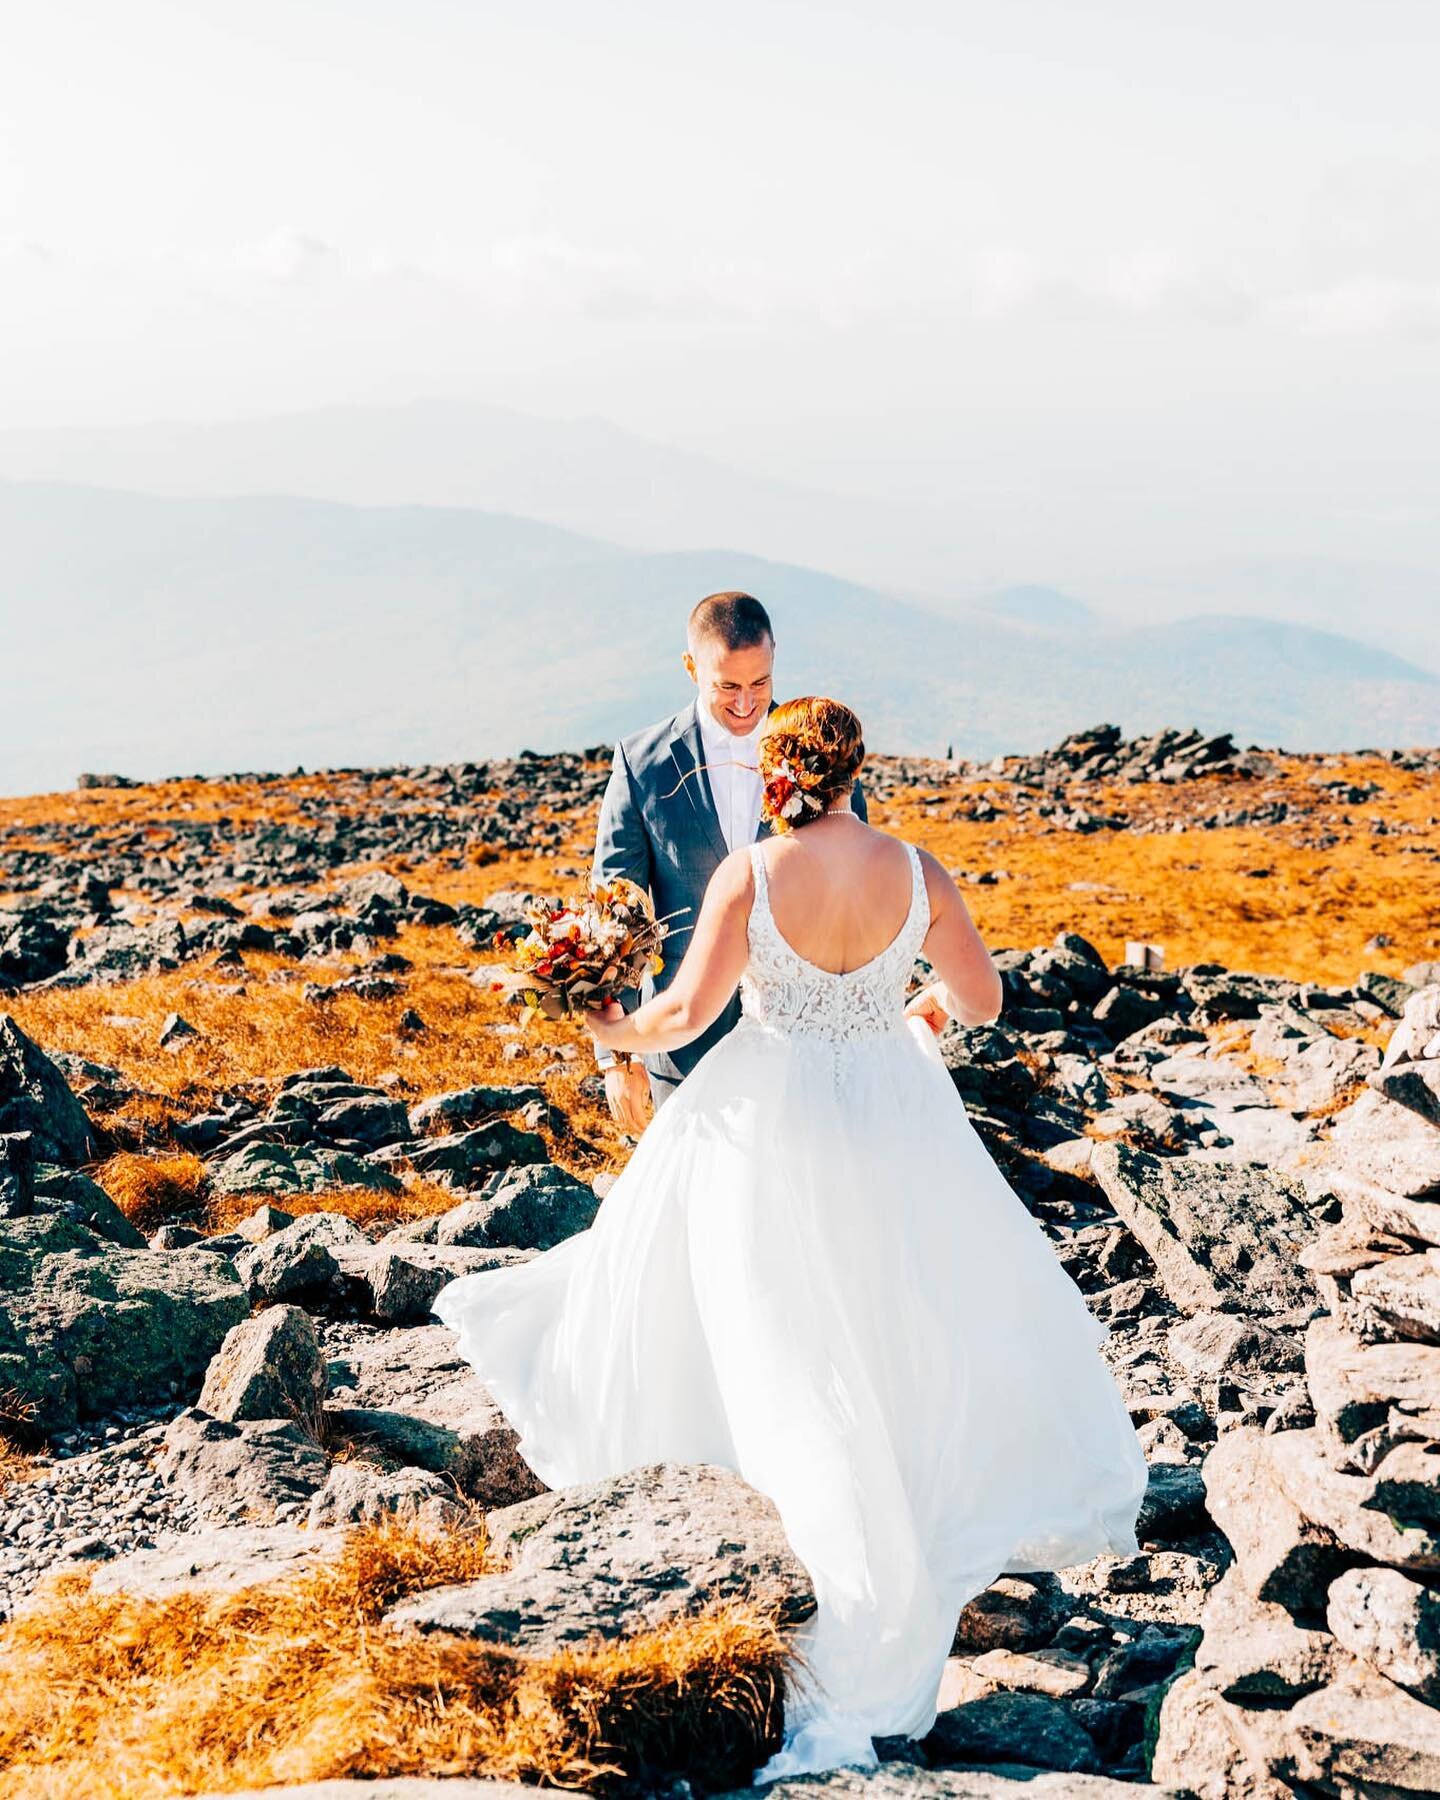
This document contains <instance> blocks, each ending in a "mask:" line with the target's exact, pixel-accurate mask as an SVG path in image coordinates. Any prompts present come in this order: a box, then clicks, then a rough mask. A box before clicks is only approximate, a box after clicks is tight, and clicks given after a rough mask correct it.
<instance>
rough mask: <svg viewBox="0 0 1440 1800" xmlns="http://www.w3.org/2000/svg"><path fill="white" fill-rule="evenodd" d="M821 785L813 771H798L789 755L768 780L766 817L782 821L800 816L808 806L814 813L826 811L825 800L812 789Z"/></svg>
mask: <svg viewBox="0 0 1440 1800" xmlns="http://www.w3.org/2000/svg"><path fill="white" fill-rule="evenodd" d="M819 785H820V778H817V776H816V774H815V773H814V772H813V771H812V770H810V769H803V770H797V769H796V768H795V766H794V764H793V763H792V762H791V761H790V759H789V757H788V756H787V757H785V758H783V759H782V761H781V762H780V765H779V767H778V768H777V769H776V770H775V772H774V774H773V775H771V777H770V779H769V780H768V781H767V782H766V783H765V792H764V798H763V802H762V804H763V806H764V810H765V815H766V817H767V818H769V819H773V820H774V821H775V822H776V823H777V824H780V823H781V822H782V821H784V822H786V823H788V822H789V821H790V820H792V819H798V818H799V817H800V815H801V814H802V813H803V812H804V811H805V810H806V808H807V807H808V808H809V809H811V810H812V811H814V812H823V811H824V802H823V801H822V800H821V799H819V797H818V796H817V795H815V794H814V793H812V792H811V789H812V788H814V787H817V786H819Z"/></svg>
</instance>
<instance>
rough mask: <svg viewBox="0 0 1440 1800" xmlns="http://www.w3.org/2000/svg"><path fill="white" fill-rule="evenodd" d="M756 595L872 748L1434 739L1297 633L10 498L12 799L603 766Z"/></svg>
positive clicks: (58, 499) (277, 507) (357, 523)
mask: <svg viewBox="0 0 1440 1800" xmlns="http://www.w3.org/2000/svg"><path fill="white" fill-rule="evenodd" d="M722 587H744V588H748V589H750V590H751V591H752V592H755V593H758V594H759V595H760V596H761V597H762V598H763V599H764V600H765V602H766V604H767V605H768V606H769V607H770V609H771V611H772V614H773V616H774V618H775V622H776V633H777V638H778V640H779V642H778V652H779V654H778V662H777V689H778V691H779V692H780V693H781V694H786V693H800V692H813V691H817V690H818V691H828V692H831V693H836V694H838V695H840V696H841V697H843V698H845V699H847V700H849V701H851V702H852V704H854V705H855V706H856V707H857V708H858V710H859V711H860V712H861V714H862V716H863V718H864V719H865V722H866V730H867V736H868V737H869V740H870V742H871V743H872V744H873V745H874V746H875V747H876V748H881V749H889V750H904V749H915V750H928V751H937V752H938V751H943V750H944V748H945V747H946V745H947V744H951V743H953V744H954V746H955V747H956V749H957V750H958V751H961V752H963V753H967V754H975V755H992V754H994V753H996V752H997V751H1000V750H1026V749H1038V748H1040V747H1041V746H1042V745H1044V744H1046V743H1049V742H1052V741H1054V739H1056V738H1057V737H1059V736H1060V735H1062V734H1063V733H1064V732H1066V731H1068V730H1071V729H1075V728H1078V727H1081V726H1084V725H1087V724H1091V723H1093V722H1094V721H1095V720H1096V719H1097V718H1099V717H1103V716H1109V717H1113V718H1115V719H1117V720H1118V721H1119V722H1120V723H1122V724H1123V725H1124V726H1125V727H1126V728H1127V730H1132V731H1133V730H1149V729H1153V728H1154V727H1156V726H1158V725H1162V724H1170V723H1178V724H1191V723H1193V724H1197V725H1199V726H1201V727H1203V728H1205V729H1207V730H1220V729H1234V730H1236V731H1238V732H1239V733H1240V734H1241V735H1242V736H1243V737H1245V738H1249V739H1255V740H1258V741H1261V742H1272V743H1273V742H1282V741H1283V742H1285V743H1286V744H1288V745H1289V746H1291V747H1293V748H1297V749H1299V748H1325V747H1332V746H1333V747H1339V746H1344V745H1353V744H1356V743H1374V744H1391V743H1417V742H1426V741H1429V742H1435V741H1440V679H1437V678H1436V677H1434V676H1430V675H1428V674H1426V673H1425V672H1424V671H1423V670H1420V669H1417V668H1414V667H1412V666H1411V665H1409V664H1407V663H1404V662H1402V661H1401V660H1400V659H1399V658H1396V657H1392V656H1389V655H1387V654H1385V653H1384V652H1381V651H1375V650H1371V649H1369V648H1367V647H1365V646H1362V645H1359V644H1356V643H1353V642H1352V641H1350V640H1348V639H1345V638H1341V637H1334V636H1330V635H1327V634H1324V633H1319V632H1313V631H1309V630H1307V629H1306V628H1304V627H1302V626H1291V625H1266V624H1263V623H1261V622H1257V621H1254V620H1244V619H1239V620H1237V619H1228V618H1213V619H1197V620H1191V621H1186V622H1185V623H1183V624H1182V625H1179V626H1166V627H1150V628H1146V629H1145V630H1139V631H1114V630H1107V629H1104V628H1101V627H1098V626H1092V627H1090V628H1086V629H1082V630H1076V629H1073V628H1067V629H1065V630H1063V631H1045V630H1042V629H1037V628H1036V627H1035V626H1034V625H1033V624H1030V623H1025V624H1023V625H1022V624H1014V623H1011V622H1008V621H1006V620H1004V619H1001V618H997V617H996V616H994V615H993V614H991V613H987V612H985V611H981V610H976V611H973V612H969V613H960V614H954V615H945V616H942V615H938V614H936V613H934V612H931V611H927V610H925V609H923V608H921V607H918V606H911V605H907V604H904V603H902V602H900V601H898V600H895V599H893V598H889V597H887V596H885V595H882V594H880V593H878V592H876V591H875V590H873V589H871V588H867V587H864V586H861V585H858V584H856V583H853V582H846V581H842V580H839V579H838V578H836V577H834V576H829V575H824V574H820V573H817V572H816V571H815V570H812V569H806V568H799V567H796V566H794V565H789V564H782V563H774V562H767V561H765V560H763V559H762V558H759V557H756V556H749V555H744V554H741V553H737V552H732V551H723V550H714V551H683V552H679V551H677V552H666V553H660V554H651V555H645V554H642V553H638V552H634V551H630V550H626V549H622V548H619V547H617V546H615V545H612V544H607V543H604V542H601V541H598V540H595V539H591V538H586V537H582V536H580V535H578V534H575V533H572V532H567V531H563V530H560V529H558V528H556V527H553V526H549V525H543V524H537V523H536V522H535V521H533V520H527V519H519V518H509V517H505V516H502V515H498V514H492V513H480V512H474V511H467V510H461V509H443V508H423V507H397V508H376V507H349V506H340V505H335V504H332V503H329V502H324V501H314V500H297V499H293V498H286V497H274V496H272V497H255V498H242V499H232V500H195V499H191V500H177V499H163V498H157V497H154V496H146V495H135V494H128V493H120V492H115V491H110V490H99V489H89V488H80V487H65V486H59V485H53V484H45V483H39V484H30V483H14V484H5V483H0V622H3V629H4V640H3V641H4V643H5V645H6V653H7V664H8V666H9V667H11V668H13V669H16V670H19V671H21V672H22V675H23V678H22V679H19V680H12V682H11V683H9V684H8V687H7V696H6V703H5V708H4V712H3V715H0V792H25V791H34V790H36V789H40V788H46V787H57V786H68V785H70V784H71V783H72V782H73V780H74V777H75V775H76V774H77V773H78V772H79V771H80V770H81V769H85V768H116V769H118V770H120V771H121V772H123V773H126V774H131V775H136V776H154V775H159V774H165V773H176V772H188V771H200V770H207V771H215V770H232V769H280V768H287V767H290V766H293V765H294V764H295V763H297V762H299V763H303V764H305V765H307V766H315V765H320V764H355V763H387V762H396V761H432V760H443V761H449V760H456V759H462V758H467V757H479V756H485V755H492V754H501V753H505V752H509V751H513V750H516V749H518V748H520V747H522V746H527V745H528V746H531V747H533V748H537V749H546V748H556V747H560V746H565V745H574V744H578V743H591V742H597V741H600V740H602V739H607V738H610V737H612V736H615V735H618V734H619V733H620V732H622V731H624V730H628V729H631V728H633V727H635V726H638V725H640V724H643V723H646V722H648V721H649V720H651V719H653V718H657V717H661V716H663V715H664V714H665V713H667V712H669V711H672V710H674V709H675V708H677V707H678V706H680V705H682V704H684V703H685V701H686V700H687V699H688V697H689V694H690V692H691V691H692V690H691V689H690V687H689V683H688V681H687V679H686V677H685V675H684V673H683V671H682V670H681V667H680V653H681V650H682V649H683V634H684V621H685V616H686V614H687V612H688V611H689V608H690V606H691V605H692V604H693V602H694V601H695V600H696V599H698V598H699V597H700V595H702V594H704V593H706V592H709V591H713V590H714V589H717V588H722Z"/></svg>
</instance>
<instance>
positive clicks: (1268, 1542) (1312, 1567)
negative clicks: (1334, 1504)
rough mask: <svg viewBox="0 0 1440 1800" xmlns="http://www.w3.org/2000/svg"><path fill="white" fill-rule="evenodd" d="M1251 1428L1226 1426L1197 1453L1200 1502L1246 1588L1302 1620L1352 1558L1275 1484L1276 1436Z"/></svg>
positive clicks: (1284, 1490) (1295, 1501)
mask: <svg viewBox="0 0 1440 1800" xmlns="http://www.w3.org/2000/svg"><path fill="white" fill-rule="evenodd" d="M1289 1435H1297V1434H1290V1433H1281V1434H1278V1436H1277V1435H1275V1434H1271V1435H1267V1434H1266V1433H1264V1432H1262V1431H1259V1430H1257V1429H1255V1428H1254V1427H1249V1426H1247V1427H1243V1428H1239V1429H1236V1430H1232V1431H1227V1432H1225V1433H1224V1435H1223V1436H1222V1437H1221V1438H1220V1440H1219V1442H1218V1443H1217V1444H1216V1445H1215V1448H1214V1449H1213V1450H1212V1451H1211V1452H1210V1454H1209V1455H1208V1456H1207V1457H1206V1458H1205V1462H1204V1466H1203V1472H1204V1477H1205V1497H1206V1505H1207V1507H1208V1508H1209V1512H1210V1516H1211V1518H1212V1519H1213V1520H1214V1521H1215V1523H1216V1524H1217V1525H1218V1526H1219V1527H1220V1529H1221V1530H1222V1531H1223V1532H1224V1533H1225V1535H1226V1537H1227V1538H1228V1539H1229V1540H1230V1544H1231V1547H1232V1549H1233V1550H1234V1552H1235V1563H1236V1566H1237V1567H1238V1569H1239V1571H1240V1579H1241V1580H1242V1581H1243V1583H1244V1585H1245V1588H1246V1591H1247V1592H1248V1593H1249V1594H1251V1595H1252V1596H1253V1597H1254V1598H1255V1599H1256V1600H1261V1601H1269V1602H1272V1603H1273V1604H1274V1605H1276V1606H1283V1607H1284V1608H1285V1609H1286V1611H1287V1612H1290V1613H1297V1614H1299V1615H1301V1616H1302V1617H1303V1616H1305V1615H1306V1614H1308V1613H1310V1612H1313V1611H1314V1609H1315V1607H1316V1604H1317V1597H1318V1596H1319V1595H1320V1594H1322V1593H1323V1592H1324V1590H1325V1588H1326V1587H1327V1586H1328V1584H1329V1582H1330V1581H1331V1579H1332V1578H1333V1577H1334V1576H1336V1575H1338V1574H1339V1573H1340V1571H1341V1569H1343V1568H1345V1567H1346V1566H1347V1565H1348V1564H1349V1563H1351V1562H1353V1561H1354V1558H1353V1556H1351V1555H1349V1554H1348V1553H1347V1552H1346V1550H1345V1548H1344V1547H1343V1546H1342V1545H1341V1543H1340V1541H1339V1540H1338V1538H1337V1537H1336V1536H1335V1535H1334V1533H1333V1532H1331V1531H1329V1530H1327V1529H1326V1528H1325V1527H1324V1526H1322V1525H1319V1524H1317V1523H1316V1522H1315V1521H1314V1520H1313V1519H1312V1518H1311V1517H1310V1516H1309V1514H1308V1513H1307V1511H1306V1510H1305V1508H1304V1507H1303V1505H1302V1504H1300V1503H1299V1502H1298V1501H1297V1500H1296V1499H1293V1498H1292V1497H1291V1495H1290V1494H1289V1493H1288V1492H1287V1490H1286V1489H1285V1488H1284V1487H1283V1486H1282V1485H1281V1482H1280V1478H1279V1475H1278V1474H1277V1472H1276V1470H1275V1468H1274V1466H1273V1463H1272V1460H1271V1451H1272V1448H1273V1446H1274V1445H1275V1443H1276V1442H1277V1441H1278V1437H1283V1436H1289Z"/></svg>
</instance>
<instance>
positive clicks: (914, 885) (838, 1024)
mask: <svg viewBox="0 0 1440 1800" xmlns="http://www.w3.org/2000/svg"><path fill="white" fill-rule="evenodd" d="M905 850H906V854H907V855H908V856H909V858H910V910H909V912H908V913H907V914H906V916H905V923H904V924H903V925H902V926H901V927H900V930H899V932H898V933H897V934H896V936H895V937H894V938H892V939H891V941H890V943H889V944H887V945H886V947H885V948H884V949H883V950H882V951H881V952H880V953H879V955H878V956H872V957H871V959H870V960H869V962H867V963H862V964H861V965H860V967H859V968H858V969H847V970H845V971H844V973H843V974H838V975H837V974H835V973H833V972H832V971H831V970H829V969H822V968H820V967H819V966H818V965H817V964H815V963H812V962H807V961H806V960H805V958H804V957H803V956H801V955H800V954H799V952H798V951H796V950H793V949H792V948H791V947H790V945H789V943H788V942H787V941H786V939H784V938H783V937H782V936H781V935H780V930H779V927H778V926H777V925H776V923H775V917H774V914H773V913H772V912H771V911H770V889H769V883H768V879H767V877H766V873H765V858H764V855H763V854H762V850H761V846H760V845H759V844H752V845H751V847H750V863H751V867H752V868H753V869H754V871H755V899H754V903H753V904H752V906H751V908H750V925H749V941H750V960H749V962H748V964H747V965H746V968H745V973H744V975H743V976H742V977H741V979H740V1003H741V1007H742V1010H743V1012H744V1015H745V1018H746V1019H748V1020H750V1021H752V1022H753V1024H754V1025H756V1026H760V1027H763V1028H764V1029H766V1030H770V1031H778V1032H781V1033H783V1034H784V1035H786V1036H805V1037H818V1038H824V1039H826V1040H828V1041H830V1042H835V1043H843V1042H846V1041H849V1040H853V1039H857V1038H867V1037H876V1036H879V1035H884V1034H888V1033H890V1032H893V1031H897V1030H902V1029H903V1028H904V1019H905V987H906V984H907V982H908V981H909V979H910V974H911V971H912V970H913V969H914V967H915V958H916V957H917V956H918V955H919V954H920V946H921V945H922V944H923V943H924V942H925V935H926V933H927V932H928V931H929V929H930V900H929V896H928V894H927V893H926V891H925V871H924V869H923V868H922V867H921V863H920V854H919V852H918V851H917V850H916V848H915V846H914V845H913V844H906V846H905Z"/></svg>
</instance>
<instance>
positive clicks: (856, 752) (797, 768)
mask: <svg viewBox="0 0 1440 1800" xmlns="http://www.w3.org/2000/svg"><path fill="white" fill-rule="evenodd" d="M864 760H865V739H864V738H863V737H862V735H861V732H860V721H859V719H857V718H856V717H855V715H854V713H853V712H851V710H850V708H849V707H848V706H842V705H841V703H840V702H839V701H838V700H827V699H826V698H825V697H824V696H823V695H815V694H810V695H807V696H806V697H805V698H804V699H801V700H787V701H786V702H785V703H784V704H783V705H782V706H777V707H776V708H775V710H774V712H772V713H771V715H770V717H769V719H768V720H767V721H766V725H765V730H764V733H763V735H762V736H761V739H760V777H761V779H762V780H763V781H764V783H765V792H764V795H763V798H762V799H761V803H760V810H761V812H762V813H763V814H764V816H765V817H766V818H767V819H768V820H769V821H770V826H771V829H772V830H774V831H796V830H798V829H799V828H800V827H801V826H802V825H809V824H811V823H812V822H813V821H814V820H816V819H818V818H820V817H822V815H823V814H824V813H825V812H826V811H828V809H829V808H830V807H831V806H832V805H833V804H834V803H835V801H837V800H839V799H840V798H841V797H842V796H843V795H845V794H848V793H849V791H850V789H851V787H852V786H853V784H854V781H855V777H856V775H857V774H859V772H860V765H861V763H863V762H864Z"/></svg>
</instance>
